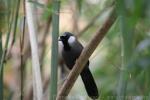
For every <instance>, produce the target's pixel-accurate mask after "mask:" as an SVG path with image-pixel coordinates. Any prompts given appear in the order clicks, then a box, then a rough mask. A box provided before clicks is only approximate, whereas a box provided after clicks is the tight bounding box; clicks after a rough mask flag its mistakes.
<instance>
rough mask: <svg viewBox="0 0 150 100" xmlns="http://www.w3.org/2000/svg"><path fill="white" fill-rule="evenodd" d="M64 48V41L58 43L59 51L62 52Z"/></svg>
mask: <svg viewBox="0 0 150 100" xmlns="http://www.w3.org/2000/svg"><path fill="white" fill-rule="evenodd" d="M63 47H64V44H63V43H62V41H58V49H59V51H62V49H63Z"/></svg>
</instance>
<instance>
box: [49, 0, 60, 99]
mask: <svg viewBox="0 0 150 100" xmlns="http://www.w3.org/2000/svg"><path fill="white" fill-rule="evenodd" d="M52 3H53V4H52V5H53V14H52V52H51V84H50V100H56V95H57V73H58V72H57V69H58V68H57V67H58V35H59V6H60V1H58V0H53V2H52Z"/></svg>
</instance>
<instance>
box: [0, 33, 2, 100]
mask: <svg viewBox="0 0 150 100" xmlns="http://www.w3.org/2000/svg"><path fill="white" fill-rule="evenodd" d="M2 55H3V48H2V33H1V32H0V61H1V59H2ZM2 79H3V78H2V76H0V81H1V82H0V92H1V93H0V99H2V98H3V91H2V90H3V83H2V82H3V81H2Z"/></svg>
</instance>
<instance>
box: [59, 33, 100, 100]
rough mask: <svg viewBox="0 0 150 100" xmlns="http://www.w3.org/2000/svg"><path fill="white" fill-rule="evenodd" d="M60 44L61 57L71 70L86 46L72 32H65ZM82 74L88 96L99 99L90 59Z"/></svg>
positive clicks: (60, 38)
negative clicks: (90, 67)
mask: <svg viewBox="0 0 150 100" xmlns="http://www.w3.org/2000/svg"><path fill="white" fill-rule="evenodd" d="M58 44H59V56H60V57H61V59H63V61H64V63H65V65H66V66H67V68H68V69H69V70H71V69H72V68H73V66H74V65H75V62H76V60H77V59H78V57H79V56H80V54H81V52H82V50H83V48H84V47H83V46H82V44H81V43H80V42H79V41H78V40H77V38H76V37H75V36H74V35H73V34H72V33H70V32H64V33H63V34H62V35H61V36H60V37H59V39H58ZM80 76H81V79H82V81H83V83H84V87H85V89H86V91H87V94H88V96H89V97H90V98H92V99H98V97H99V93H98V88H97V85H96V83H95V80H94V78H93V76H92V73H91V71H90V69H89V60H88V61H87V63H86V65H85V66H84V68H83V70H82V71H81V73H80Z"/></svg>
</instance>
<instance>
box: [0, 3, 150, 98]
mask: <svg viewBox="0 0 150 100" xmlns="http://www.w3.org/2000/svg"><path fill="white" fill-rule="evenodd" d="M16 2H19V0H0V59H1V63H2V65H3V66H4V70H3V73H4V78H3V83H4V85H3V86H2V88H4V100H7V99H9V100H19V99H20V88H21V84H20V82H21V78H20V77H21V74H20V71H21V66H24V70H23V71H24V78H23V80H24V81H23V82H24V84H23V85H24V86H23V87H24V89H23V95H24V96H23V97H24V100H32V99H33V93H32V79H31V76H32V73H31V72H32V71H31V69H32V68H31V56H30V44H29V38H28V29H27V27H26V26H27V25H25V27H24V26H23V25H24V1H23V0H21V1H20V6H19V7H18V3H16ZM29 2H30V3H33V4H34V5H35V9H36V12H34V16H35V17H36V18H37V19H38V21H37V22H36V23H37V25H38V33H37V36H38V44H39V57H40V64H41V72H42V80H43V88H44V100H48V98H49V94H50V93H49V91H48V90H49V89H48V83H49V77H50V65H51V62H50V59H51V58H50V56H51V53H50V52H51V46H50V44H51V35H49V34H48V33H51V16H52V13H53V10H52V4H53V3H52V2H51V0H49V1H48V0H30V1H29ZM112 2H113V0H61V8H60V25H59V26H60V30H59V31H60V34H61V33H63V32H64V31H69V32H73V33H74V34H75V35H77V34H81V35H80V36H79V37H78V38H79V41H81V42H82V44H83V45H86V44H87V42H88V41H89V40H90V39H91V37H92V36H93V35H94V34H95V33H96V31H97V30H98V29H99V27H101V25H102V24H103V22H104V20H105V19H106V18H107V17H106V16H107V15H108V14H109V9H110V6H111V5H112ZM115 5H116V6H117V14H118V18H117V20H116V22H115V24H114V25H113V26H112V27H111V29H110V30H109V32H108V33H107V35H106V36H105V38H104V39H103V41H102V42H101V43H100V45H99V46H98V48H97V49H96V51H95V52H94V53H93V55H92V57H91V58H90V69H91V70H92V73H93V76H94V78H95V80H96V83H97V85H98V88H99V91H100V95H101V97H100V98H101V99H102V100H116V99H117V95H118V91H119V88H120V87H121V85H123V84H125V85H124V86H125V87H124V88H125V89H121V88H120V91H121V92H122V93H123V92H124V93H123V94H125V95H126V96H125V99H126V100H149V98H150V87H149V84H150V78H149V77H150V73H149V71H150V20H149V19H150V0H116V2H115ZM17 7H18V8H17ZM17 13H18V15H17ZM97 15H98V16H97ZM95 16H97V17H96V19H94V20H93V18H94V17H95ZM91 21H92V22H93V23H92V24H91V25H90V26H89V27H88V29H86V30H84V28H85V27H86V26H87V25H88V24H89V23H90V22H91ZM23 29H25V34H24V37H23V38H24V39H20V38H22V35H23ZM83 30H84V31H83ZM80 32H82V33H80ZM20 40H22V41H23V40H24V45H23V46H20ZM7 42H8V43H7ZM12 42H14V44H13V43H12ZM21 50H22V51H21ZM123 52H124V53H123ZM21 54H22V56H23V58H22V60H23V61H22V63H20V62H21V61H20V59H21V58H20V55H21ZM123 54H124V55H123ZM3 57H4V58H3ZM124 58H125V59H126V60H125V64H124V66H125V67H123V68H122V64H123V62H122V61H123V59H124ZM0 67H1V68H2V66H0ZM122 71H125V74H123V77H121V76H122V74H121V72H122ZM59 72H60V71H59ZM120 79H123V80H124V79H125V81H122V80H120ZM1 82H2V80H1ZM60 84H61V79H60V78H59V80H58V85H59V86H60ZM59 86H58V88H59ZM0 87H1V85H0ZM120 96H123V95H120ZM121 98H122V97H121ZM68 99H69V100H78V99H85V100H86V99H89V98H88V97H87V94H86V91H85V89H84V87H83V84H82V81H81V80H80V78H79V79H78V80H77V82H76V84H75V86H74V87H73V89H72V91H71V93H70V94H69V97H68Z"/></svg>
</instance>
